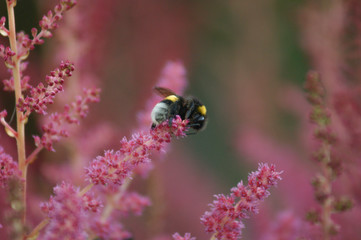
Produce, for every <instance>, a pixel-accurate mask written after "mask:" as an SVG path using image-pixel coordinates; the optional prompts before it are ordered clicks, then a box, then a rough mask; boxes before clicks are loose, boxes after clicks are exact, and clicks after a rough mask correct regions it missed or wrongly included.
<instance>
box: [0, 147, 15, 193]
mask: <svg viewBox="0 0 361 240" xmlns="http://www.w3.org/2000/svg"><path fill="white" fill-rule="evenodd" d="M12 177H20V171H19V169H18V164H17V162H15V161H14V160H13V158H12V157H11V156H10V155H8V154H6V153H5V152H4V149H3V147H2V146H0V187H5V186H7V183H8V181H9V179H10V178H12Z"/></svg>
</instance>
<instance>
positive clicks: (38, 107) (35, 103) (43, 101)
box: [17, 62, 74, 117]
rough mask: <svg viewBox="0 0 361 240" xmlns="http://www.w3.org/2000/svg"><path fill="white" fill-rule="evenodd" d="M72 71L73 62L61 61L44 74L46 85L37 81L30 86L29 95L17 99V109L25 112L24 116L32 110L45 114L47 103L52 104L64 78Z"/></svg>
mask: <svg viewBox="0 0 361 240" xmlns="http://www.w3.org/2000/svg"><path fill="white" fill-rule="evenodd" d="M73 71H74V66H73V64H71V63H69V62H65V63H64V62H62V63H61V64H60V66H59V68H57V69H55V70H54V71H52V72H51V73H50V75H48V76H46V83H47V86H45V85H44V84H43V83H39V85H38V86H36V87H35V88H31V90H30V95H29V96H27V97H26V98H25V99H23V98H20V99H19V104H18V106H17V107H18V108H19V110H20V111H22V112H25V116H26V117H27V116H29V115H30V113H31V112H33V111H35V112H37V113H40V114H46V111H45V110H46V109H47V104H52V103H53V100H54V97H55V95H56V94H57V93H59V92H62V91H63V83H64V79H65V78H66V77H70V76H71V75H72V72H73Z"/></svg>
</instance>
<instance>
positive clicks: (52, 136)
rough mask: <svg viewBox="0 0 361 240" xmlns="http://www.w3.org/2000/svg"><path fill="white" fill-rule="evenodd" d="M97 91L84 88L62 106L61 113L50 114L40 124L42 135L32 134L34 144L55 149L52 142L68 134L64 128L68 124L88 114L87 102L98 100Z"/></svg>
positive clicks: (74, 122)
mask: <svg viewBox="0 0 361 240" xmlns="http://www.w3.org/2000/svg"><path fill="white" fill-rule="evenodd" d="M99 92H100V91H99V90H98V89H85V90H84V91H83V96H78V97H77V99H76V100H75V101H74V102H72V103H71V104H69V105H66V106H65V107H64V112H63V113H53V114H51V115H50V117H49V120H48V123H46V124H44V125H43V126H42V130H43V132H44V134H43V136H42V137H39V136H34V140H35V145H36V146H38V147H39V146H40V147H41V146H42V147H44V148H46V149H47V150H49V151H55V150H54V148H53V144H54V143H55V142H57V141H59V140H60V138H62V137H67V136H68V131H67V129H66V127H67V126H68V125H70V124H78V123H79V119H80V118H84V117H85V116H86V115H87V114H88V111H89V103H92V102H98V101H99Z"/></svg>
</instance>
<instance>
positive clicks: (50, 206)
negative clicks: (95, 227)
mask: <svg viewBox="0 0 361 240" xmlns="http://www.w3.org/2000/svg"><path fill="white" fill-rule="evenodd" d="M100 206H101V203H100V202H98V201H97V200H96V199H94V198H92V196H91V195H90V194H87V195H86V196H81V195H80V194H79V189H78V188H75V187H74V186H73V185H71V184H69V183H65V182H63V183H62V184H60V185H58V186H56V187H55V188H54V196H51V197H50V200H49V201H48V202H47V203H42V205H41V210H42V211H43V212H44V213H46V214H47V216H48V219H49V224H48V225H47V226H46V228H45V231H44V234H43V235H41V236H40V239H60V238H61V239H87V233H86V232H85V229H86V224H87V221H88V218H89V216H88V215H87V213H89V212H90V211H91V212H96V211H98V209H97V208H99V207H100Z"/></svg>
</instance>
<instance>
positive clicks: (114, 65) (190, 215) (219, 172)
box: [0, 0, 352, 239]
mask: <svg viewBox="0 0 361 240" xmlns="http://www.w3.org/2000/svg"><path fill="white" fill-rule="evenodd" d="M310 2H311V1H304V0H293V1H286V0H267V1H266V0H254V1H233V0H232V1H221V0H207V1H205V0H199V1H189V0H152V1H147V0H119V1H114V0H113V1H111V0H102V1H100V0H79V1H78V3H79V4H78V6H76V7H75V8H74V9H72V10H71V11H69V12H68V13H67V14H66V15H65V17H64V21H62V22H61V23H60V27H59V29H58V30H57V31H56V32H55V33H54V37H53V38H52V39H49V40H47V41H46V42H45V44H44V45H41V46H38V47H37V48H36V49H35V50H34V51H33V52H32V53H31V56H30V58H29V62H30V63H29V67H28V70H27V73H28V74H29V75H30V76H31V83H33V84H35V83H36V82H38V81H40V80H42V79H44V76H45V75H46V74H47V73H48V72H49V71H50V70H52V69H54V68H55V67H56V66H57V65H58V64H59V62H60V61H61V60H70V61H73V62H74V63H75V67H76V73H75V74H76V75H77V76H75V79H77V80H76V81H75V80H74V81H73V82H72V79H70V80H69V82H68V85H66V93H65V95H60V96H58V99H59V100H58V103H57V104H55V106H54V107H53V109H57V108H59V107H60V106H62V104H63V103H64V101H66V100H64V101H62V100H61V99H67V98H68V97H69V95H70V96H71V95H74V94H75V93H76V92H77V91H79V89H81V88H82V87H83V86H89V85H95V86H98V87H100V88H101V89H102V93H101V101H100V103H98V104H95V105H92V106H91V111H90V115H89V116H88V117H87V119H86V120H85V121H84V122H83V123H82V126H81V127H80V130H79V129H78V130H74V131H75V134H76V136H77V137H76V138H75V140H74V139H73V140H71V138H70V139H68V140H65V141H64V142H61V143H59V144H57V145H56V153H51V152H45V151H43V152H42V153H41V155H40V156H39V159H38V160H37V161H36V163H35V164H33V166H31V168H30V173H29V178H30V181H32V183H33V184H32V187H31V188H32V191H33V192H34V193H36V195H37V198H34V209H33V210H32V211H33V212H34V213H33V214H34V219H40V217H39V216H36V211H37V209H36V208H37V203H38V202H39V201H40V200H44V199H47V198H48V197H49V194H50V193H51V189H52V187H53V186H54V185H55V184H56V183H57V182H60V181H61V179H64V178H65V179H66V180H67V179H75V177H74V176H75V175H76V173H74V172H73V173H72V174H73V175H72V176H69V174H64V173H63V172H62V171H61V170H60V169H62V166H63V165H66V164H68V163H69V162H70V163H71V162H72V161H74V159H77V158H79V157H80V156H81V158H83V159H86V160H83V161H90V160H91V159H93V158H94V157H95V156H97V155H99V154H101V153H102V151H103V150H105V149H110V148H114V149H116V148H117V146H118V143H119V141H120V139H122V138H123V136H127V137H129V136H131V134H132V133H133V131H134V130H135V129H137V127H138V121H137V114H138V113H139V112H140V111H141V110H143V109H144V108H145V106H146V102H147V100H148V99H149V98H150V97H151V96H152V95H153V94H154V92H153V90H152V88H153V87H154V86H155V84H156V82H157V81H158V79H159V77H160V76H161V73H162V69H163V68H164V66H165V65H166V64H167V63H168V62H169V61H179V62H182V63H183V64H184V67H185V69H186V72H187V74H186V76H187V80H188V87H187V88H186V91H185V92H186V93H185V94H186V95H187V94H189V95H194V96H197V97H198V98H199V99H201V100H202V102H203V103H204V104H205V105H206V106H207V110H208V116H209V123H208V127H207V129H206V130H205V131H203V132H201V133H199V134H197V135H193V136H189V137H187V138H185V139H179V140H174V141H173V142H172V146H171V148H170V150H169V151H168V152H167V154H166V155H165V156H162V157H161V156H155V157H158V158H162V159H163V160H162V161H157V164H156V167H155V170H154V171H153V173H152V174H151V175H150V176H149V178H148V179H147V180H141V179H136V180H135V182H134V184H133V185H134V186H132V187H134V188H135V189H138V190H139V191H140V192H142V193H143V194H146V195H149V196H151V197H152V201H153V207H150V208H149V209H148V210H147V211H146V212H145V214H144V215H143V216H142V217H134V218H133V217H131V218H130V220H125V221H124V223H125V225H127V226H128V229H129V230H130V231H131V232H133V233H134V234H135V239H152V238H153V237H156V236H158V237H159V236H162V235H164V236H170V235H171V234H172V233H174V232H180V233H181V234H183V233H184V232H191V233H192V234H193V235H194V236H196V237H198V239H207V238H209V236H208V235H206V234H205V233H204V230H203V226H202V225H201V224H200V220H199V218H200V216H201V215H202V214H203V213H204V212H205V211H206V210H207V209H208V206H207V205H208V204H209V203H211V201H212V200H213V194H217V193H228V192H229V189H230V188H231V187H232V186H235V185H236V184H237V183H238V182H239V181H240V180H242V179H243V180H244V181H246V179H247V174H248V172H250V171H252V170H255V169H256V168H257V163H258V162H269V163H275V164H276V166H277V169H278V170H285V173H284V176H283V181H282V182H281V183H280V186H279V187H278V188H277V189H272V190H271V192H272V194H271V197H270V199H267V203H264V206H263V207H262V208H261V212H262V211H263V212H262V213H261V214H259V215H258V216H256V217H253V216H252V217H251V219H249V220H246V221H245V225H246V229H245V231H244V238H245V239H262V237H264V236H263V234H262V231H259V229H264V232H266V231H272V229H273V228H274V226H273V224H274V222H277V221H274V220H275V219H278V217H279V216H281V217H282V216H283V217H284V218H286V219H287V217H289V218H290V220H289V223H292V224H296V225H297V224H298V222H297V221H298V220H297V221H295V220H294V219H295V218H294V217H293V216H294V215H295V216H298V218H297V219H299V220H302V219H303V218H304V216H305V214H306V212H307V208H309V207H310V206H312V204H315V202H314V201H313V196H312V189H311V185H310V181H311V177H312V176H313V174H314V169H317V165H316V164H315V163H314V162H313V161H312V160H311V157H310V156H311V152H312V147H310V146H311V145H313V142H312V131H311V130H310V129H311V126H310V124H309V123H308V120H307V119H308V112H309V109H310V107H309V106H308V104H307V101H306V99H305V97H304V93H303V90H302V86H303V83H304V79H305V76H306V73H307V71H308V70H309V69H312V68H317V67H320V68H321V69H317V70H320V71H323V70H325V69H326V70H327V67H325V68H322V66H324V65H322V64H321V65H320V64H318V65H317V61H315V57H314V56H315V55H317V54H319V55H318V56H319V57H320V58H322V57H325V58H328V59H329V58H330V57H331V58H332V55H331V56H330V55H327V54H325V53H324V52H322V51H320V52H319V53H317V49H318V48H317V46H316V44H314V45H315V48H316V50H313V49H314V48H312V47H310V46H314V45H312V44H310V42H312V41H314V42H315V43H316V42H318V41H319V42H318V43H317V44H320V45H321V46H320V49H321V50H322V45H326V47H327V46H330V48H331V47H332V46H333V45H330V44H329V43H330V41H331V40H332V39H331V40H330V35H327V34H329V33H330V32H332V31H333V32H332V33H334V32H335V31H336V33H334V35H335V34H337V29H335V28H337V22H336V21H337V19H336V20H335V19H333V18H332V16H334V18H336V17H337V16H339V15H340V14H341V13H340V11H341V12H342V14H344V12H343V11H345V12H346V10H345V7H343V6H346V3H349V2H352V1H344V2H342V1H320V3H319V5H313V4H311V3H310ZM55 3H56V1H54V0H51V1H49V0H39V1H35V0H26V1H25V0H18V5H17V7H16V21H17V30H24V31H25V32H27V33H30V29H31V28H32V27H34V26H37V23H38V21H39V20H40V19H41V16H42V15H43V14H44V13H45V12H47V10H48V9H51V8H52V7H53V6H54V5H55ZM340 9H341V10H340ZM5 10H6V7H5V4H4V3H3V2H2V3H1V5H0V12H1V15H6V12H5ZM317 11H319V12H320V16H325V17H324V19H321V17H320V19H317V18H316V17H314V18H312V16H313V15H312V14H314V13H317ZM332 11H335V12H333V13H332ZM329 12H331V13H332V14H331V13H329ZM324 13H327V14H329V15H327V14H324ZM322 14H323V15H322ZM316 15H317V14H316ZM327 16H328V17H330V18H327ZM344 16H347V14H345V15H343V17H344ZM344 18H345V17H344ZM344 18H342V19H344ZM332 19H333V20H334V21H335V22H332V21H331V20H332ZM328 21H329V22H330V23H329V25H327V22H328ZM342 21H343V20H342ZM342 21H341V22H342ZM320 23H322V24H324V28H325V32H322V31H314V32H316V33H317V34H319V36H318V39H317V38H314V39H315V40H312V39H311V40H310V37H309V36H310V31H311V30H312V29H311V28H312V26H314V25H317V24H319V26H320V27H319V30H320V29H321V30H322V29H323V28H322V27H323V25H320ZM332 26H334V28H333V27H332ZM309 29H311V30H309ZM317 34H316V35H317ZM311 36H312V32H311ZM332 36H333V35H332ZM5 43H6V42H5ZM327 44H328V45H327ZM312 50H313V52H311V51H312ZM323 50H324V49H323ZM326 50H327V48H326ZM326 50H324V51H326ZM316 60H317V59H316ZM315 63H316V64H315ZM0 70H1V78H7V77H8V73H7V72H6V70H5V67H4V66H2V65H1V66H0ZM326 85H327V84H326ZM0 107H1V108H6V109H7V110H8V112H11V111H12V110H11V109H13V107H14V103H13V99H12V94H11V93H4V92H1V95H0ZM38 121H39V118H37V116H33V117H32V118H31V119H30V121H29V124H28V129H27V131H28V132H27V136H28V143H29V146H28V148H29V151H31V149H33V148H34V146H33V145H32V139H31V135H32V134H37V133H38V132H39V131H40V130H39V124H38ZM40 121H41V120H40ZM0 137H1V140H0V141H1V144H2V145H5V146H4V148H5V149H6V151H7V152H10V153H12V154H13V156H14V157H15V156H16V154H15V149H14V142H13V141H12V140H8V139H7V138H6V137H5V135H4V133H1V135H0ZM5 139H6V140H5ZM74 144H75V145H76V146H77V147H79V146H80V147H79V148H80V149H81V150H78V151H73V150H72V147H69V146H73V145H74ZM74 152H76V153H74ZM77 154H78V155H77ZM72 159H73V160H72ZM48 165H51V166H52V167H49V166H48ZM75 165H76V164H75ZM75 165H72V166H73V170H72V171H75V170H74V169H76V171H77V172H78V175H80V174H79V172H81V171H82V165H77V167H74V166H75ZM50 176H51V177H50ZM54 176H55V177H54ZM78 178H79V176H78ZM50 179H51V180H50ZM76 181H78V182H79V185H81V184H82V183H81V179H78V180H76ZM287 191H288V192H287ZM2 201H4V200H2ZM280 213H282V214H283V215H282V214H281V215H280ZM285 216H286V217H285ZM284 218H283V219H284ZM285 221H286V222H287V220H285ZM296 225H295V227H294V229H297V227H296ZM292 226H293V225H292ZM292 226H291V229H293V227H292ZM0 231H1V229H0ZM159 239H160V238H159Z"/></svg>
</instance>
